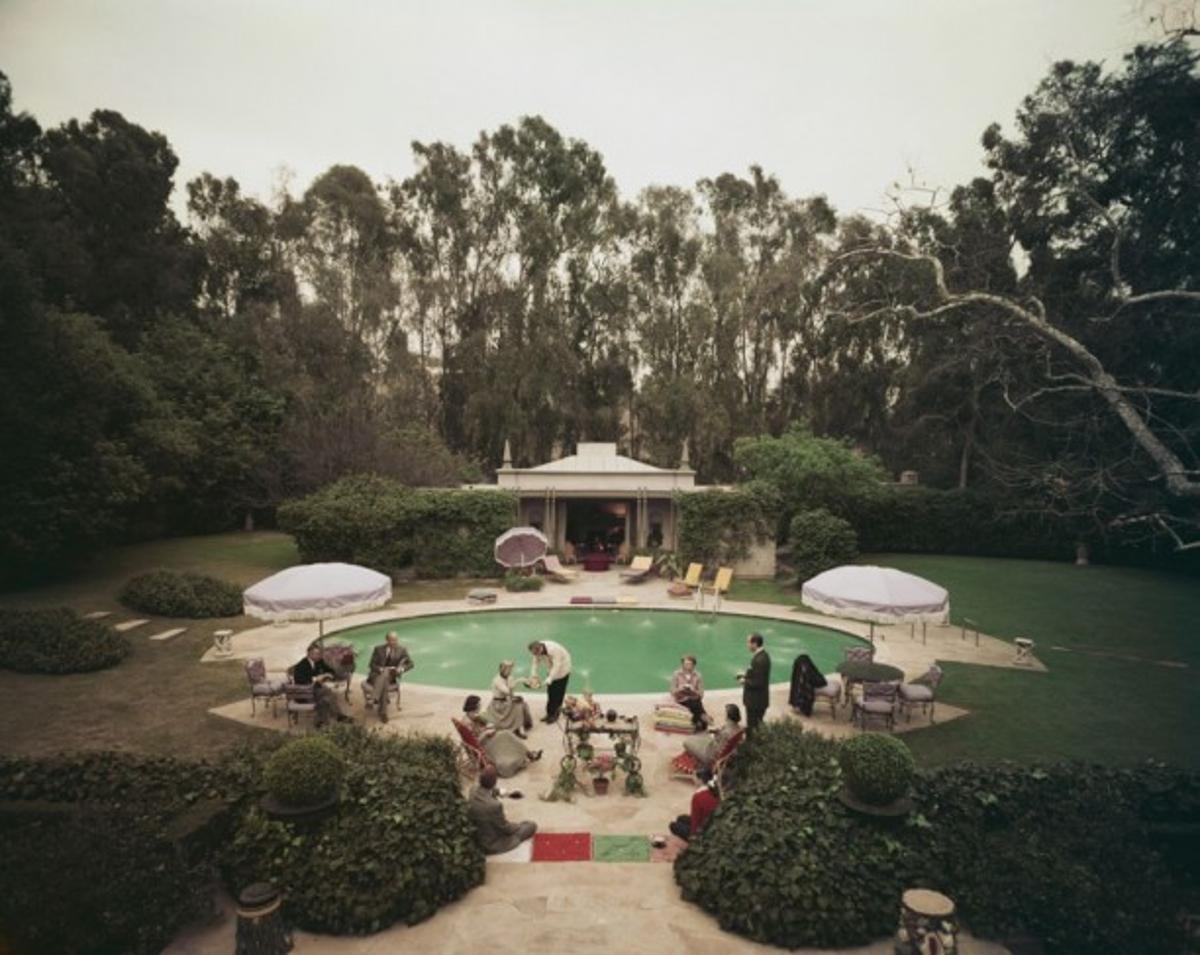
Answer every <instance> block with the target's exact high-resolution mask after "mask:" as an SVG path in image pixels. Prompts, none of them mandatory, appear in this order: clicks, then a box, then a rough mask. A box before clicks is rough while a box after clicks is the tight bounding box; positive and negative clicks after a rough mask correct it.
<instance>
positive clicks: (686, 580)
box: [683, 564, 704, 590]
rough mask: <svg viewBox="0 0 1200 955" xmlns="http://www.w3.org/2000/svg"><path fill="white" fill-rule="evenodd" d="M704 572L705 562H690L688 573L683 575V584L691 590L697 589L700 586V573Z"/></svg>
mask: <svg viewBox="0 0 1200 955" xmlns="http://www.w3.org/2000/svg"><path fill="white" fill-rule="evenodd" d="M703 573H704V565H703V564H688V569H687V573H686V574H684V575H683V585H684V586H685V587H687V588H688V589H689V590H695V589H696V588H697V587H699V586H700V575H701V574H703Z"/></svg>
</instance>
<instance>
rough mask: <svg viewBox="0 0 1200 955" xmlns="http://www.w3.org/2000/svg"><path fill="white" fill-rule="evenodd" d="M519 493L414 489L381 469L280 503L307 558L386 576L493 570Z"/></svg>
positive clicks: (283, 523)
mask: <svg viewBox="0 0 1200 955" xmlns="http://www.w3.org/2000/svg"><path fill="white" fill-rule="evenodd" d="M516 514H517V498H516V495H515V494H513V493H512V492H510V491H504V490H499V489H497V490H458V489H449V488H410V487H405V486H404V485H403V484H401V483H399V482H398V481H395V480H392V479H390V478H383V477H378V476H376V475H354V476H351V477H346V478H342V479H341V480H339V481H336V482H334V483H333V484H330V485H328V486H326V487H324V488H322V489H321V490H319V491H317V492H315V493H313V494H310V495H308V496H307V497H304V498H301V499H299V500H295V501H289V502H287V503H286V504H284V505H283V506H282V507H280V508H279V512H278V517H279V526H280V528H281V529H283V530H285V531H287V532H288V533H289V534H291V535H292V536H293V537H294V538H295V539H296V546H297V547H298V548H299V550H300V558H301V560H303V561H305V562H313V561H345V562H348V563H353V564H363V565H365V566H367V567H373V568H375V569H376V570H378V571H381V572H383V573H386V574H391V573H395V572H396V571H398V570H400V569H402V568H405V567H410V566H411V567H412V568H413V570H414V571H415V572H416V574H417V576H419V577H451V576H454V575H455V574H474V575H477V576H490V575H494V574H495V573H496V569H497V565H496V561H495V558H494V556H493V552H492V548H493V545H494V544H495V540H496V538H497V537H499V536H500V534H502V533H504V531H506V530H508V528H510V527H512V525H513V523H514V521H515V519H516Z"/></svg>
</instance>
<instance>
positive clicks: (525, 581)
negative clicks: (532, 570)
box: [504, 574, 546, 593]
mask: <svg viewBox="0 0 1200 955" xmlns="http://www.w3.org/2000/svg"><path fill="white" fill-rule="evenodd" d="M545 585H546V581H545V580H543V579H542V578H541V577H538V576H537V575H536V574H531V575H530V576H528V577H526V576H525V575H524V574H505V575H504V589H505V590H508V591H511V592H512V593H522V592H524V591H529V590H541V589H542V588H543V587H544V586H545Z"/></svg>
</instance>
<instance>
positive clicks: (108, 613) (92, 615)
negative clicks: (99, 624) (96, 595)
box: [83, 610, 112, 620]
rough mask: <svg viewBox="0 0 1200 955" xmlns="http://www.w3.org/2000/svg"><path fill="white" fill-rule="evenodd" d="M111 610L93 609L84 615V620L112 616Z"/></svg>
mask: <svg viewBox="0 0 1200 955" xmlns="http://www.w3.org/2000/svg"><path fill="white" fill-rule="evenodd" d="M111 616H112V611H111V610H93V611H92V612H91V613H85V614H84V615H83V619H84V620H103V619H104V618H105V617H111Z"/></svg>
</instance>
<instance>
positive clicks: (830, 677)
mask: <svg viewBox="0 0 1200 955" xmlns="http://www.w3.org/2000/svg"><path fill="white" fill-rule="evenodd" d="M840 702H842V678H841V677H840V676H838V675H837V674H836V673H826V674H825V685H824V686H818V687H816V688H815V689H814V690H813V710H814V712H815V711H816V707H817V704H818V703H828V704H829V713H830V715H831V716H832V717H833V718H834V719H835V720H836V719H837V708H838V704H839V703H840Z"/></svg>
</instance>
